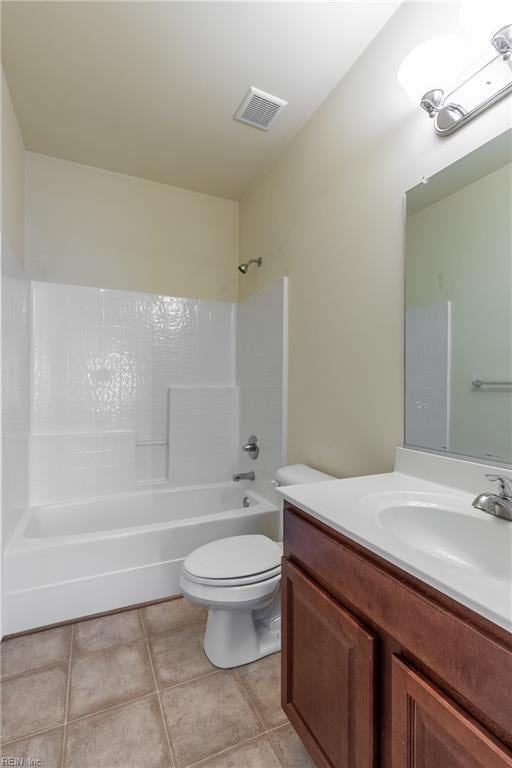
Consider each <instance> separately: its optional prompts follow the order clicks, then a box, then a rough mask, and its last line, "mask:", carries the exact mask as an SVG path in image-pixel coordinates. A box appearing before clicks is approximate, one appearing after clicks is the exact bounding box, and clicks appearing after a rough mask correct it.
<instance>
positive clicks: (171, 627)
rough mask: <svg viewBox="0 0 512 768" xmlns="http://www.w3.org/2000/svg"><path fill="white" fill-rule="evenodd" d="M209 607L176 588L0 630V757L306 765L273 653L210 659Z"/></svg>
mask: <svg viewBox="0 0 512 768" xmlns="http://www.w3.org/2000/svg"><path fill="white" fill-rule="evenodd" d="M205 619H206V614H205V612H204V611H203V610H202V609H201V608H198V607H197V606H193V605H191V604H190V603H187V602H186V601H185V600H183V599H179V600H173V601H169V602H165V603H158V604H155V605H150V606H147V607H145V608H143V609H141V610H131V611H125V612H123V613H116V614H111V615H109V616H103V617H101V618H97V619H91V620H88V621H83V622H78V623H76V624H73V625H71V626H66V627H59V628H55V629H49V630H46V631H44V632H38V633H35V634H31V635H25V636H23V637H19V638H13V639H11V640H7V641H4V642H3V643H2V644H1V646H0V652H1V670H2V675H1V677H2V680H1V699H0V702H1V705H2V713H1V714H2V753H1V754H2V758H3V760H2V761H0V764H2V765H25V766H26V765H30V764H32V765H39V766H40V767H41V768H188V767H189V766H201V767H204V768H313V763H312V761H311V760H310V759H309V757H308V755H307V754H306V752H305V750H304V748H303V747H302V745H301V743H300V741H299V739H298V738H297V736H296V735H295V732H294V731H293V729H292V727H291V726H290V725H289V724H288V722H287V719H286V717H285V715H284V713H283V711H282V709H281V706H280V694H279V680H280V669H279V664H280V658H279V654H275V655H273V656H269V657H267V658H266V659H262V660H261V661H257V662H254V663H253V664H249V665H247V666H245V667H240V668H238V669H236V670H218V669H216V668H215V667H213V666H212V665H211V664H210V662H209V661H208V659H207V658H206V656H205V654H204V651H203V648H202V638H203V632H204V622H205ZM6 758H10V760H9V761H7V760H6ZM20 758H23V759H24V760H23V761H22V760H21V759H20ZM29 758H31V759H32V761H39V762H32V763H30V761H29Z"/></svg>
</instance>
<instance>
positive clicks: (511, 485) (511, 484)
mask: <svg viewBox="0 0 512 768" xmlns="http://www.w3.org/2000/svg"><path fill="white" fill-rule="evenodd" d="M486 478H487V479H488V480H490V481H491V482H492V483H499V486H500V496H502V497H503V498H504V499H510V498H512V480H511V479H510V478H508V477H503V475H493V474H490V475H486Z"/></svg>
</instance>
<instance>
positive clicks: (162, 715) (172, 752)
mask: <svg viewBox="0 0 512 768" xmlns="http://www.w3.org/2000/svg"><path fill="white" fill-rule="evenodd" d="M139 616H140V622H141V624H142V631H143V632H144V639H145V641H146V650H147V652H148V656H149V663H150V664H151V672H152V673H153V680H154V682H155V688H156V695H157V698H158V707H159V709H160V717H161V718H162V725H163V727H164V733H165V738H166V741H167V748H168V749H169V757H170V758H171V765H172V766H173V768H175V766H176V760H175V757H174V751H173V748H172V744H171V739H170V737H169V731H168V728H167V721H166V719H165V715H164V709H163V706H162V699H161V697H160V691H159V690H158V681H157V679H156V672H155V666H154V664H153V658H152V656H151V649H150V647H149V640H148V636H147V634H146V625H145V624H144V619H143V617H142V611H140V612H139Z"/></svg>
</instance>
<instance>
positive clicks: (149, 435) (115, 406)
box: [30, 281, 238, 504]
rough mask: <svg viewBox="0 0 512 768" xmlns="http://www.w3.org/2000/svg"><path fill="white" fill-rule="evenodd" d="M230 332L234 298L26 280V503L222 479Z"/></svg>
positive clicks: (226, 459)
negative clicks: (28, 297)
mask: <svg viewBox="0 0 512 768" xmlns="http://www.w3.org/2000/svg"><path fill="white" fill-rule="evenodd" d="M235 334H236V305H235V304H233V303H231V302H215V301H205V300H201V299H182V298H176V297H171V296H163V295H161V294H146V293H134V292H133V293H132V292H126V291H112V290H104V289H97V288H86V287H81V286H69V285H62V284H52V283H43V282H37V281H34V282H33V283H32V340H33V345H32V363H31V365H32V371H31V381H32V401H31V424H32V430H31V435H30V475H31V482H30V486H31V488H30V503H31V504H42V503H48V502H53V501H59V500H63V499H71V498H83V497H87V496H96V495H102V494H109V493H118V492H124V491H131V490H134V489H135V487H136V484H137V482H139V483H147V482H161V481H164V480H165V479H166V477H167V474H168V472H169V477H170V480H171V482H172V483H174V484H177V485H180V484H181V485H183V484H184V483H185V482H189V481H190V482H196V483H197V482H213V481H219V482H220V481H223V480H228V479H230V477H231V474H232V473H233V472H234V471H235V469H236V459H237V457H236V452H237V450H238V446H237V442H238V389H237V387H236V372H235ZM169 389H171V393H169ZM170 395H171V399H170V403H169V397H170ZM169 405H170V407H171V410H170V412H169ZM169 436H170V445H169V455H170V460H169V462H168V448H167V446H166V445H165V443H166V441H167V440H168V439H169ZM208 441H210V442H213V444H211V445H210V444H209V443H208ZM136 443H139V444H138V445H137V446H136ZM198 445H202V446H203V447H205V446H206V448H207V450H206V451H203V452H202V453H201V452H200V451H197V446H198ZM194 448H195V449H196V450H195V452H194V451H193V450H192V449H194ZM186 457H188V460H186ZM191 473H192V474H191Z"/></svg>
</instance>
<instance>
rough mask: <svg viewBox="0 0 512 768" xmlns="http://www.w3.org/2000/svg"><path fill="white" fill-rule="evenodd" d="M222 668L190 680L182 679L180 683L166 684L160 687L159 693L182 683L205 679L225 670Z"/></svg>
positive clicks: (178, 686)
mask: <svg viewBox="0 0 512 768" xmlns="http://www.w3.org/2000/svg"><path fill="white" fill-rule="evenodd" d="M223 671H224V670H222V669H214V670H212V671H211V672H205V673H204V674H202V675H196V677H191V678H189V679H188V680H182V681H181V682H180V683H173V684H172V685H166V686H165V688H158V692H159V693H166V692H167V691H172V690H174V688H180V687H181V686H182V685H188V683H195V681H196V680H203V679H204V678H205V677H212V676H213V675H218V674H219V672H223Z"/></svg>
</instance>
